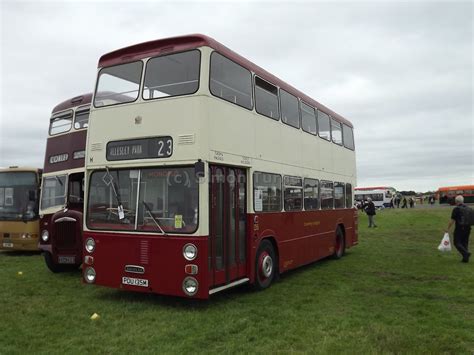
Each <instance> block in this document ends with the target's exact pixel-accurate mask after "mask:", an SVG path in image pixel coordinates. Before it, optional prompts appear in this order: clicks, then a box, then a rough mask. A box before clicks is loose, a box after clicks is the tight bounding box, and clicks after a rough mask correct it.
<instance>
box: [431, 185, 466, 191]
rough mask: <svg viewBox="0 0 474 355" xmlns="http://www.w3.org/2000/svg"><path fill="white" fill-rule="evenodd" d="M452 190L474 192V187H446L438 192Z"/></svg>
mask: <svg viewBox="0 0 474 355" xmlns="http://www.w3.org/2000/svg"><path fill="white" fill-rule="evenodd" d="M450 190H474V185H459V186H445V187H440V188H438V191H450Z"/></svg>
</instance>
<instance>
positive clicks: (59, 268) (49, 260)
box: [44, 252, 73, 273]
mask: <svg viewBox="0 0 474 355" xmlns="http://www.w3.org/2000/svg"><path fill="white" fill-rule="evenodd" d="M44 261H45V262H46V266H47V267H48V269H49V270H51V271H52V272H54V273H58V272H64V271H69V270H73V267H72V266H71V265H60V264H57V263H55V262H54V260H53V256H52V255H51V253H49V252H45V253H44Z"/></svg>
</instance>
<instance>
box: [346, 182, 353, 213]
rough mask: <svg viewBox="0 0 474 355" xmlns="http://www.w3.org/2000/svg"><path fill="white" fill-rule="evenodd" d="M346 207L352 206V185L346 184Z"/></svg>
mask: <svg viewBox="0 0 474 355" xmlns="http://www.w3.org/2000/svg"><path fill="white" fill-rule="evenodd" d="M346 208H352V185H351V184H346Z"/></svg>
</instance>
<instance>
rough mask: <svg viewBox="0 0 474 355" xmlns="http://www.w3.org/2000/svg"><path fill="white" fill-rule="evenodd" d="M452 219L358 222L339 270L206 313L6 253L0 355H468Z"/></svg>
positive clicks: (464, 289)
mask: <svg viewBox="0 0 474 355" xmlns="http://www.w3.org/2000/svg"><path fill="white" fill-rule="evenodd" d="M449 213H450V209H448V208H433V209H423V210H416V209H415V210H385V211H383V212H380V213H379V214H378V215H377V224H378V225H379V228H376V229H369V228H367V223H366V222H367V217H366V216H365V215H361V219H360V228H359V233H360V244H359V245H358V246H357V247H356V248H353V249H351V250H350V251H349V252H348V253H347V255H346V256H345V257H344V258H342V259H341V260H324V261H321V262H318V263H315V264H312V265H309V266H306V267H304V268H301V269H299V270H297V271H293V272H290V273H288V274H285V275H283V276H282V278H281V280H280V281H279V282H277V283H275V284H274V285H273V286H272V287H271V288H270V289H268V290H265V291H263V292H253V291H251V290H249V289H248V288H246V287H243V288H239V289H234V290H230V291H228V292H225V293H221V294H217V295H216V296H215V297H213V298H212V299H211V300H210V301H208V302H197V301H190V300H186V299H180V298H170V297H161V296H156V295H144V294H136V293H129V292H123V291H118V290H112V289H106V288H101V287H96V286H89V285H83V284H82V283H81V280H80V273H79V272H77V273H72V274H59V275H57V274H52V273H51V272H49V271H48V270H47V269H46V266H45V265H44V262H43V259H42V257H41V256H40V255H38V254H23V253H22V254H19V253H6V252H2V253H0V282H1V284H0V304H1V311H0V312H1V313H0V353H2V354H3V353H25V352H34V353H66V352H68V353H86V352H92V353H118V352H120V353H145V352H154V353H156V352H165V353H195V352H205V353H207V352H212V353H216V352H262V353H269V352H272V353H273V352H281V353H288V352H312V353H313V352H317V353H328V352H337V353H340V352H346V353H380V352H384V353H407V352H409V353H439V352H448V353H465V354H472V353H473V352H474V262H471V263H469V264H464V263H461V262H460V257H459V255H458V254H457V253H456V252H454V251H453V252H452V253H450V254H440V253H439V252H438V250H437V245H438V244H439V242H440V240H441V238H442V235H443V233H442V230H443V229H444V227H445V226H446V224H447V221H448V219H449ZM473 261H474V260H473ZM19 271H22V272H23V275H18V272H19ZM94 312H97V313H98V314H99V315H100V319H99V320H95V321H93V320H90V316H91V315H92V314H93V313H94Z"/></svg>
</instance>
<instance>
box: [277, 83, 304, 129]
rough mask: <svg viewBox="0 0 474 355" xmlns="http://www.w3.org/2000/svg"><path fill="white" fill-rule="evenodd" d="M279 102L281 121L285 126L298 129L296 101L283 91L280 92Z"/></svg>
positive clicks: (298, 120)
mask: <svg viewBox="0 0 474 355" xmlns="http://www.w3.org/2000/svg"><path fill="white" fill-rule="evenodd" d="M280 102H281V120H282V121H283V123H286V124H287V125H290V126H293V127H295V128H300V113H299V109H298V99H297V98H296V97H294V96H293V95H291V94H289V93H287V92H286V91H285V90H280Z"/></svg>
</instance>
